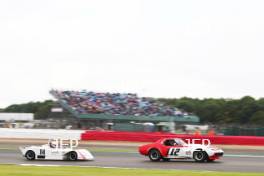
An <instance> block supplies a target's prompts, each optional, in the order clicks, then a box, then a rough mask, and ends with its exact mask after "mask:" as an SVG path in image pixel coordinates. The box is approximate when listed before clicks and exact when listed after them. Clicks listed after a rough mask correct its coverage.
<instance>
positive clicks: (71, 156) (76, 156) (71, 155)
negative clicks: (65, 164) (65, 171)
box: [68, 152, 78, 161]
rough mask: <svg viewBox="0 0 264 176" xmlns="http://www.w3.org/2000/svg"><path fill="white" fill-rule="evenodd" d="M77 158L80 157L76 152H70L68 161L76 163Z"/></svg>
mask: <svg viewBox="0 0 264 176" xmlns="http://www.w3.org/2000/svg"><path fill="white" fill-rule="evenodd" d="M77 158H78V155H77V153H76V152H70V153H69V154H68V160H70V161H76V160H77Z"/></svg>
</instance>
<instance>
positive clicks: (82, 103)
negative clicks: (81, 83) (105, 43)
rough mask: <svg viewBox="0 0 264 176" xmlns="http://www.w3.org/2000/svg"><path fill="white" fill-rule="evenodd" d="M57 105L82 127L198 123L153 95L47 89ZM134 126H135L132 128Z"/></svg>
mask: <svg viewBox="0 0 264 176" xmlns="http://www.w3.org/2000/svg"><path fill="white" fill-rule="evenodd" d="M50 94H51V95H52V96H54V97H55V98H56V99H57V100H58V102H59V104H60V105H61V106H62V107H63V108H64V109H66V110H68V111H69V112H71V113H72V114H73V115H74V116H75V117H76V118H77V119H78V120H79V121H80V123H81V125H82V126H83V127H85V128H91V127H101V128H107V129H113V128H114V129H115V130H120V129H122V128H126V129H127V130H130V131H134V130H135V131H141V130H142V125H140V124H144V123H145V124H146V123H149V122H151V123H153V124H160V123H164V122H172V123H176V124H182V123H188V124H193V123H198V122H199V117H197V116H195V115H193V114H189V113H187V112H184V111H182V110H180V109H178V108H175V107H170V106H166V105H164V104H162V103H160V102H158V101H157V100H155V99H153V98H146V97H138V96H137V95H136V94H131V93H98V92H92V91H85V90H84V91H59V90H51V91H50ZM136 126H137V127H136Z"/></svg>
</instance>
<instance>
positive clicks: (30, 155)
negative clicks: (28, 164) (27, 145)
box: [25, 150, 35, 160]
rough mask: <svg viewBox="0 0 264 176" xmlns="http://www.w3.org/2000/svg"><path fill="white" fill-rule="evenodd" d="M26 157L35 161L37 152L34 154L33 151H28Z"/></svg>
mask: <svg viewBox="0 0 264 176" xmlns="http://www.w3.org/2000/svg"><path fill="white" fill-rule="evenodd" d="M25 157H26V158H27V159H28V160H34V159H35V152H33V151H32V150H29V151H27V153H26V154H25Z"/></svg>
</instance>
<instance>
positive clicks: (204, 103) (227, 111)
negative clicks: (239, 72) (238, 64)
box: [159, 96, 264, 125]
mask: <svg viewBox="0 0 264 176" xmlns="http://www.w3.org/2000/svg"><path fill="white" fill-rule="evenodd" d="M159 101H161V102H163V103H164V104H167V105H170V106H175V107H178V108H180V109H183V110H185V111H186V112H191V113H194V114H196V115H198V116H199V117H200V119H201V122H204V123H213V124H243V125H247V124H250V125H264V98H261V99H258V100H256V99H254V98H252V97H250V96H245V97H243V98H241V99H213V98H208V99H193V98H187V97H183V98H180V99H159Z"/></svg>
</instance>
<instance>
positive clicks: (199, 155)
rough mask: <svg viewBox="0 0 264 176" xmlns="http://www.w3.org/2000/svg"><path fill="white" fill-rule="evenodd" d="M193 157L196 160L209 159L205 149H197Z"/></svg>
mask: <svg viewBox="0 0 264 176" xmlns="http://www.w3.org/2000/svg"><path fill="white" fill-rule="evenodd" d="M193 159H194V160H195V161H196V162H204V161H205V160H206V159H207V154H206V153H205V152H203V151H197V152H194V153H193Z"/></svg>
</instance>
